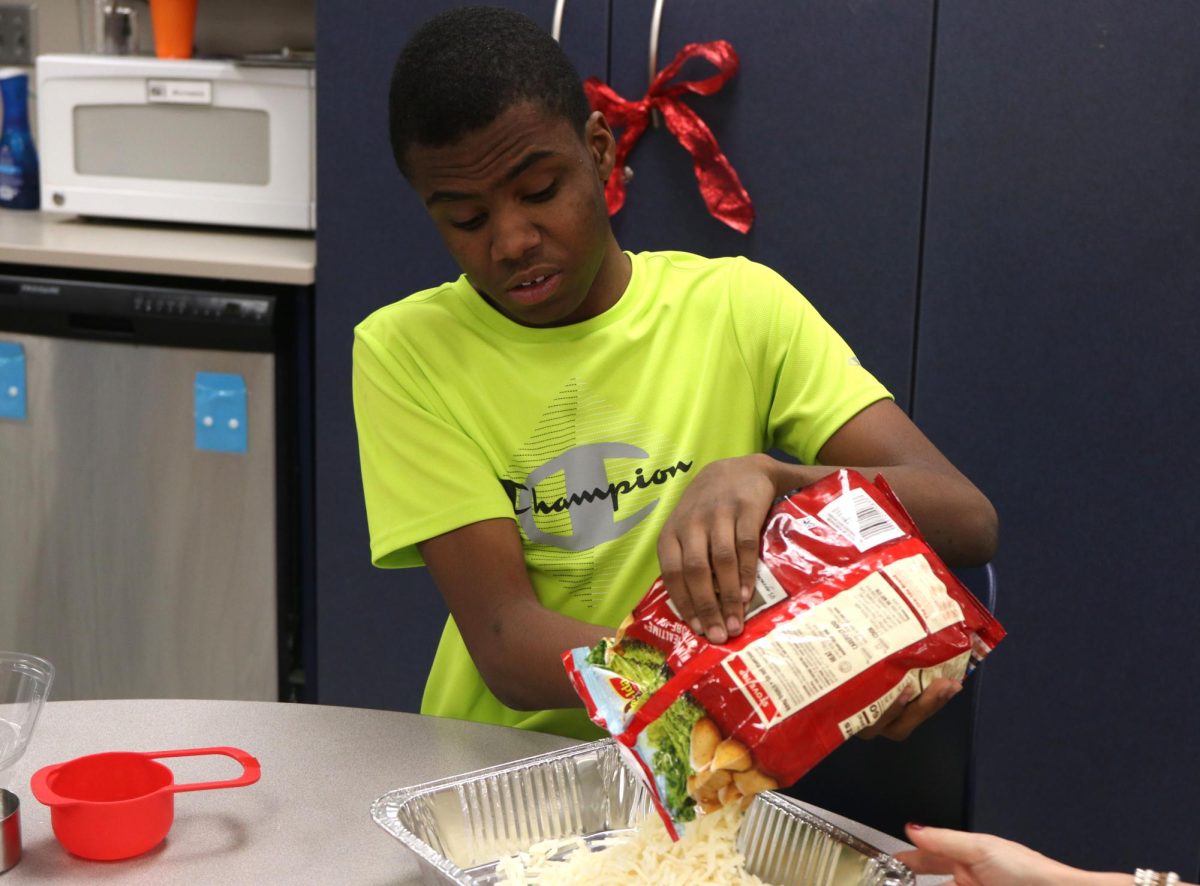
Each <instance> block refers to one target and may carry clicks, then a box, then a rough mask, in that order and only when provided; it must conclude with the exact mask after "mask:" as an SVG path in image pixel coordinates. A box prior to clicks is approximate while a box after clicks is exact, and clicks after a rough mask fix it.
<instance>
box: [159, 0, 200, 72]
mask: <svg viewBox="0 0 1200 886" xmlns="http://www.w3.org/2000/svg"><path fill="white" fill-rule="evenodd" d="M150 20H151V23H152V24H153V26H154V54H155V55H156V56H158V57H159V58H191V57H192V39H193V38H194V37H195V34H196V0H150Z"/></svg>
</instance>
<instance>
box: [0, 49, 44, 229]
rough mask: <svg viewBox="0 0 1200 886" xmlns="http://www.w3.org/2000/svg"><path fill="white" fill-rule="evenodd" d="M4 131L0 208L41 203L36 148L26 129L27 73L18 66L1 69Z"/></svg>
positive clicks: (0, 143) (0, 146) (0, 154)
mask: <svg viewBox="0 0 1200 886" xmlns="http://www.w3.org/2000/svg"><path fill="white" fill-rule="evenodd" d="M0 99H2V100H3V102H4V132H3V134H0V208H3V209H37V208H39V207H40V206H41V202H42V201H41V192H40V186H39V184H38V158H37V150H36V149H35V148H34V146H33V134H32V133H31V132H30V131H29V76H28V75H27V74H25V73H24V72H23V71H21V70H20V69H19V68H4V69H3V70H0Z"/></svg>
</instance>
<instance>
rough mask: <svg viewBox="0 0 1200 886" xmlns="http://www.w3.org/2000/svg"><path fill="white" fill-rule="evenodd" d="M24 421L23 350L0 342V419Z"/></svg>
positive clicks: (7, 342) (15, 344) (12, 342)
mask: <svg viewBox="0 0 1200 886" xmlns="http://www.w3.org/2000/svg"><path fill="white" fill-rule="evenodd" d="M5 418H6V419H9V420H10V421H25V418H26V413H25V349H24V348H23V347H21V346H20V345H19V344H17V343H16V342H15V341H0V419H5Z"/></svg>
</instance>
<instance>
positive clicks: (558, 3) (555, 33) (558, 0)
mask: <svg viewBox="0 0 1200 886" xmlns="http://www.w3.org/2000/svg"><path fill="white" fill-rule="evenodd" d="M566 8H567V0H554V20H553V22H552V23H551V25H550V36H551V37H553V38H554V42H555V43H562V20H563V12H564V11H565V10H566Z"/></svg>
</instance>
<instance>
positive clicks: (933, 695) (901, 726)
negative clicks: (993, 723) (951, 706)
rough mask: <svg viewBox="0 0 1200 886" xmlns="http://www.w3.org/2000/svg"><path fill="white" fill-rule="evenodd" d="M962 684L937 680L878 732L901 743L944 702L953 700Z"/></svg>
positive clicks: (938, 709) (942, 705) (944, 679)
mask: <svg viewBox="0 0 1200 886" xmlns="http://www.w3.org/2000/svg"><path fill="white" fill-rule="evenodd" d="M961 689H962V684H961V683H957V682H955V681H954V680H948V679H946V678H944V677H943V678H939V679H937V680H934V681H933V682H932V683H930V684H929V685H928V686H927V687H925V691H924V692H922V693H921V694H920V695H918V696H917V697H916V698H914V699H913V700H912V701H911V702H909V703H908V704H907V705H906V706H905V707H904V710H903V711H902V712H901V714H900V716H899V717H896V718H895V719H894V720H892V721H891V722H889V723H888V724H887V725H886V726H884V727H883V728H882V729H881V730H880V734H881V735H883V736H884V737H885V738H890V739H892V740H893V741H903V740H904V739H906V738H908V737H909V736H910V735H912V733H913V730H915V729H916V728H917V727H918V726H920V725H921V724H922V723H924V722H925V721H926V720H928V719H929V718H930V717H932V716H933V715H934V714H936V713H937V712H938V711H940V710H941V709H942V708H943V707H944V706H945V705H946V702H948V701H950V699H952V698H954V696H956V695H957V694H958V693H959V691H960V690H961Z"/></svg>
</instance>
